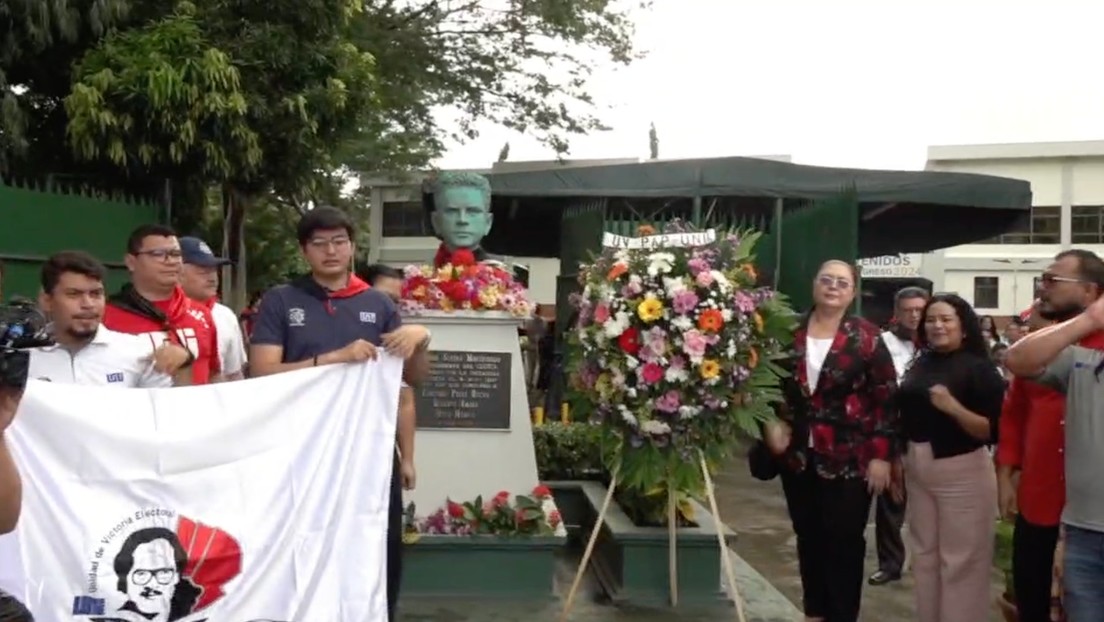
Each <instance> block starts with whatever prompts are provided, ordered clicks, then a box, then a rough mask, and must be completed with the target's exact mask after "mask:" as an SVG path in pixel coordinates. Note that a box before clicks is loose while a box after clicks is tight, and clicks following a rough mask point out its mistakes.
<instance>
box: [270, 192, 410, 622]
mask: <svg viewBox="0 0 1104 622" xmlns="http://www.w3.org/2000/svg"><path fill="white" fill-rule="evenodd" d="M297 234H298V239H299V247H300V249H301V250H302V252H303V258H304V259H306V261H307V264H309V265H310V268H311V273H310V275H308V276H304V277H301V278H299V279H296V280H295V281H292V282H291V283H289V284H287V285H280V286H277V287H274V288H272V289H271V290H269V291H268V293H266V294H265V295H264V297H263V298H262V299H261V303H260V309H259V310H258V311H257V315H256V319H255V320H254V325H253V334H252V337H251V339H250V349H249V361H250V370H251V372H252V375H253V376H267V375H269V374H277V373H281V372H285V371H293V370H296V369H305V368H307V367H313V366H317V365H329V364H332V363H352V362H356V361H365V360H368V359H374V358H375V357H376V352H377V347H383V348H385V349H386V350H387V352H389V353H390V354H393V355H396V356H399V357H401V358H403V359H404V360H405V361H406V364H405V366H404V368H403V381H404V382H406V383H407V384H409V385H413V386H417V385H418V384H420V383H421V381H422V380H423V379H424V378H425V375H426V373H427V372H428V370H429V362H428V357H427V356H426V347H427V346H428V345H429V331H428V330H427V329H426V328H425V327H424V326H416V325H409V324H408V325H405V326H404V325H403V324H402V318H401V317H400V315H399V310H398V307H397V306H396V305H395V303H394V301H392V300H391V298H390V297H389V296H387V295H386V294H384V293H382V292H380V291H377V290H375V289H372V288H370V287H369V286H368V284H367V283H365V282H364V281H362V280H361V279H359V278H358V277H357V276H356V275H353V274H351V273H350V271H349V267H350V266H351V265H352V258H353V254H354V251H355V248H354V242H353V240H354V239H355V237H354V236H355V229H354V227H353V223H352V221H351V220H350V219H349V217H348V215H346V214H345V212H342V211H341V210H339V209H336V208H332V207H318V208H315V209H313V210H311V211H309V212H307V213H306V214H305V215H304V216H303V217H302V218H301V219H300V220H299V227H298V231H297ZM399 472H400V466H399V465H398V464H395V465H394V466H393V467H392V469H391V507H390V512H389V520H388V527H387V541H388V542H387V611H388V618H389V619H390V620H394V618H395V604H396V602H397V600H398V595H399V580H400V578H401V576H402V566H401V562H402V560H401V556H400V555H401V550H402V509H403V508H402V487H401V485H400V481H399Z"/></svg>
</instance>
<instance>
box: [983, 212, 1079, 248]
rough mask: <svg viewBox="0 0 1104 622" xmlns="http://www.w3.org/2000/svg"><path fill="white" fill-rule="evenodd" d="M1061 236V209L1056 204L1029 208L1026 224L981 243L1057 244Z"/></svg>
mask: <svg viewBox="0 0 1104 622" xmlns="http://www.w3.org/2000/svg"><path fill="white" fill-rule="evenodd" d="M1061 238H1062V210H1061V208H1060V207H1058V206H1057V205H1036V206H1033V207H1032V208H1031V217H1030V219H1029V220H1028V222H1027V224H1026V225H1024V226H1021V227H1019V228H1018V229H1016V230H1014V231H1010V232H1008V233H1005V234H1004V235H999V236H997V237H995V238H993V239H991V240H988V241H987V242H983V244H1058V243H1059V242H1060V241H1061Z"/></svg>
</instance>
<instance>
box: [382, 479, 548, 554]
mask: <svg viewBox="0 0 1104 622" xmlns="http://www.w3.org/2000/svg"><path fill="white" fill-rule="evenodd" d="M403 522H404V526H403V541H404V542H406V543H408V544H412V543H414V542H417V541H418V538H419V537H420V536H422V535H437V536H503V537H527V536H562V535H566V533H567V532H566V530H565V528H564V526H563V519H562V518H561V517H560V512H559V510H557V509H556V504H555V502H554V501H553V500H552V491H551V490H549V489H548V487H547V486H544V485H543V484H542V485H538V486H537V487H535V488H534V489H533V490H532V492H531V493H530V494H528V495H513V496H511V494H510V493H509V492H508V491H505V490H504V491H501V492H499V493H498V494H497V495H495V496H494V497H492V498H490V499H489V500H487V501H484V500H483V497H482V496H479V497H476V498H475V499H474V500H473V501H465V502H456V501H453V500H452V499H448V500H446V501H445V505H444V506H442V507H440V508H438V509H437V510H436V511H434V512H433V513H432V514H430V515H429V516H426V517H423V518H418V517H417V516H416V508H415V507H414V504H413V503H411V504H409V505H407V507H406V512H405V513H404V521H403Z"/></svg>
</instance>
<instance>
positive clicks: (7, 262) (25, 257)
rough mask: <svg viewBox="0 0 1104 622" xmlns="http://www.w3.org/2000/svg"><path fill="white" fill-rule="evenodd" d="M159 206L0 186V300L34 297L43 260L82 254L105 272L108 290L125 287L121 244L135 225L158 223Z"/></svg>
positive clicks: (124, 251) (159, 215)
mask: <svg viewBox="0 0 1104 622" xmlns="http://www.w3.org/2000/svg"><path fill="white" fill-rule="evenodd" d="M162 213H163V212H162V209H161V207H160V206H158V205H153V204H147V203H137V202H135V203H130V202H126V201H113V200H108V199H103V198H99V197H94V196H84V195H82V194H81V193H79V192H73V193H70V194H66V193H64V192H45V191H41V190H36V189H31V188H21V187H15V186H10V185H3V183H0V218H2V219H3V220H2V223H3V224H2V225H0V260H3V262H4V281H3V295H4V298H5V299H7V298H10V297H11V296H13V295H19V296H26V297H28V298H31V297H34V296H35V295H37V293H38V289H39V285H38V279H39V270H40V269H41V266H42V262H43V261H45V259H46V258H47V257H49V256H50V255H52V254H53V253H56V252H58V251H63V250H83V251H86V252H89V253H92V254H93V255H95V256H96V257H97V258H98V259H99V260H100V261H102V262H104V264H105V265H107V266H108V268H109V275H108V279H107V281H108V282H107V285H108V289H109V291H110V290H113V289H115V288H117V287H119V286H120V285H121V284H122V283H124V282H125V281H126V277H127V275H126V269H125V268H124V267H123V255H124V254H125V253H126V239H127V236H128V235H129V234H130V232H131V230H133V229H134V228H135V227H137V226H138V225H142V224H147V223H151V222H161V221H162V220H163V219H162Z"/></svg>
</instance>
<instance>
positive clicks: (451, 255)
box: [433, 243, 475, 268]
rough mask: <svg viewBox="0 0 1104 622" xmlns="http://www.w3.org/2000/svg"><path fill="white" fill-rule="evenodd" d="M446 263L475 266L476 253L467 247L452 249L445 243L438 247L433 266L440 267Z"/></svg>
mask: <svg viewBox="0 0 1104 622" xmlns="http://www.w3.org/2000/svg"><path fill="white" fill-rule="evenodd" d="M445 264H452V265H454V266H474V265H475V253H473V252H471V250H469V249H466V248H458V249H456V250H454V251H450V250H449V249H448V247H447V246H445V245H444V244H443V243H442V244H441V245H440V246H438V247H437V254H436V255H434V256H433V267H434V268H440V267H441V266H443V265H445Z"/></svg>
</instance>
